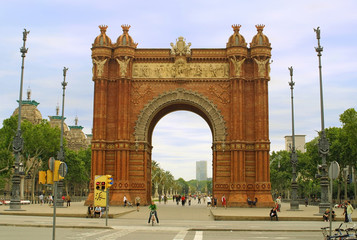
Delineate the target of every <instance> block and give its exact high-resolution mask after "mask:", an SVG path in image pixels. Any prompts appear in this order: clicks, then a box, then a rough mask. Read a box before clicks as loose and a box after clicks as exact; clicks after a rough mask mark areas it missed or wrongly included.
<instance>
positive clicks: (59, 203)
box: [55, 67, 68, 207]
mask: <svg viewBox="0 0 357 240" xmlns="http://www.w3.org/2000/svg"><path fill="white" fill-rule="evenodd" d="M67 71H68V68H66V67H64V68H63V82H62V83H61V84H62V90H63V93H62V117H61V142H60V150H59V152H58V154H57V159H58V160H60V161H61V162H64V159H65V156H64V150H63V125H64V97H65V91H66V86H67V82H66V75H67ZM57 189H58V191H57V196H55V198H56V202H57V206H60V207H63V205H64V201H63V199H62V196H63V181H59V182H58V184H57Z"/></svg>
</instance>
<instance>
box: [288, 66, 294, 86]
mask: <svg viewBox="0 0 357 240" xmlns="http://www.w3.org/2000/svg"><path fill="white" fill-rule="evenodd" d="M288 69H289V71H290V82H289V85H290V88H291V89H294V85H295V82H294V81H293V67H292V66H291V67H289V68H288Z"/></svg>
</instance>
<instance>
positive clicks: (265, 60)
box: [88, 25, 272, 207]
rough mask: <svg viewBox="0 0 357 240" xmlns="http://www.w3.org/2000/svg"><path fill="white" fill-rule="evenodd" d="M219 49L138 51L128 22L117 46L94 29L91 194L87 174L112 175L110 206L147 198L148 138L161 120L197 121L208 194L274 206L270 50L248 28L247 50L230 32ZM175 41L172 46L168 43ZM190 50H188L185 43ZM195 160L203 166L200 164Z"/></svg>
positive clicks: (179, 43) (180, 41)
mask: <svg viewBox="0 0 357 240" xmlns="http://www.w3.org/2000/svg"><path fill="white" fill-rule="evenodd" d="M232 27H233V35H231V36H230V37H229V38H228V42H227V44H226V47H225V48H211V49H203V48H191V43H189V42H188V40H189V39H188V40H187V41H186V39H185V38H183V37H178V38H177V39H176V41H173V42H172V43H171V44H170V45H169V44H167V48H162V49H157V48H156V49H154V48H152V49H151V48H150V49H149V48H145V49H144V48H138V44H137V43H135V42H134V40H133V39H132V37H131V36H130V35H129V28H130V26H129V25H122V29H123V33H122V35H120V36H119V37H118V38H117V40H116V42H112V41H111V39H110V38H109V37H108V36H107V35H106V29H107V26H99V28H100V35H99V36H97V37H96V38H95V41H94V43H93V47H92V60H93V81H94V115H93V140H92V173H91V179H92V181H91V189H92V192H91V193H90V195H89V198H88V201H92V200H93V188H94V186H93V179H94V176H95V175H105V174H110V175H113V176H114V184H113V187H112V188H111V190H110V191H111V193H110V203H111V205H121V204H123V196H124V195H126V197H127V198H128V199H129V200H131V201H134V199H135V197H136V196H140V198H141V203H142V204H147V203H148V202H149V201H150V199H151V152H152V148H153V146H152V144H151V143H152V133H153V130H154V128H155V125H156V124H157V122H158V121H159V120H160V119H161V118H162V117H163V116H165V115H166V114H168V113H170V112H173V111H177V110H187V111H191V112H194V113H196V114H198V115H200V116H201V117H202V118H203V119H204V120H205V121H206V122H207V123H208V125H209V127H210V129H211V132H212V139H213V142H212V158H213V166H212V167H213V176H212V178H213V180H212V186H213V194H214V195H216V196H217V197H218V199H220V197H221V196H222V195H223V194H225V196H226V197H227V200H228V205H230V206H247V198H250V199H255V198H257V199H258V202H257V206H261V207H264V206H270V205H271V204H272V197H271V193H270V190H271V185H270V173H269V147H270V141H269V128H268V125H269V124H268V121H269V120H268V116H269V115H268V114H269V109H268V82H269V80H270V77H269V73H270V57H271V46H270V43H269V39H268V38H267V37H266V36H265V35H264V34H263V29H264V25H256V28H257V34H256V35H255V36H254V37H253V38H252V41H251V43H250V45H249V47H248V46H247V43H246V41H245V39H244V37H243V36H242V35H241V34H240V33H239V30H240V27H241V26H240V25H233V26H232ZM173 40H175V39H173ZM193 45H194V44H192V46H193ZM200 160H201V159H200Z"/></svg>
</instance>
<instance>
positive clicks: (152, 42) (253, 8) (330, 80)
mask: <svg viewBox="0 0 357 240" xmlns="http://www.w3.org/2000/svg"><path fill="white" fill-rule="evenodd" d="M356 12H357V4H356V1H354V0H350V1H348V0H342V1H329V0H320V1H311V0H310V1H255V0H252V1H237V0H235V1H224V0H223V1H208V0H206V1H202V0H198V1H186V0H181V1H134V0H133V1H111V0H109V1H82V0H77V1H67V0H61V1H57V0H52V1H36V0H33V1H21V0H13V1H5V2H3V3H2V4H1V8H0V30H1V34H0V63H1V65H0V83H1V88H0V122H2V121H3V120H4V119H6V118H8V117H9V116H10V115H11V114H12V112H13V111H14V109H15V108H16V107H17V102H16V100H17V99H18V97H19V85H20V68H21V54H20V51H19V49H20V47H21V46H22V32H23V29H24V28H26V29H27V30H30V34H29V35H28V40H27V47H28V48H29V50H28V53H27V55H26V59H25V72H24V98H25V97H26V90H27V88H29V87H30V88H31V90H32V99H33V100H36V101H38V102H40V105H39V106H38V109H39V110H40V111H41V113H42V116H43V118H47V116H49V115H55V108H56V105H57V104H60V105H61V101H62V100H61V94H62V89H61V82H62V80H63V76H62V69H63V67H64V66H66V67H68V68H69V70H68V72H67V81H68V86H67V89H66V105H65V115H66V117H67V120H66V122H67V124H68V125H74V118H75V116H76V115H77V116H78V118H79V124H80V125H82V126H83V127H84V132H85V133H90V132H91V128H92V112H93V109H92V106H93V102H92V101H93V82H92V80H91V73H92V72H91V69H92V62H91V57H90V56H91V51H90V48H91V44H92V43H93V41H94V39H95V37H96V36H97V35H98V34H99V28H98V25H101V24H105V25H108V26H109V27H108V30H107V35H108V36H109V37H110V38H111V39H112V41H116V39H117V37H118V36H119V35H121V33H122V30H121V27H120V26H121V25H122V24H130V25H131V29H130V31H129V33H130V35H131V36H132V37H133V39H134V41H135V42H137V43H139V45H138V48H170V42H174V41H175V39H176V38H177V37H179V36H183V37H185V38H186V40H187V41H188V42H191V43H192V46H191V48H225V46H226V43H227V41H228V38H229V36H230V35H231V34H232V33H233V31H232V28H231V25H232V24H241V25H242V27H241V31H240V33H241V34H242V35H243V36H244V37H245V39H246V41H247V42H248V43H250V41H251V39H252V38H253V36H254V35H255V34H256V28H255V25H256V24H265V26H266V27H265V29H264V33H265V34H266V35H267V36H268V37H269V39H270V42H271V44H272V48H273V50H272V60H273V61H274V62H273V63H272V65H271V81H270V83H269V107H270V116H269V119H270V140H271V149H272V150H281V149H283V148H284V136H286V135H290V134H291V105H290V104H291V103H290V87H289V85H288V82H289V81H290V76H289V70H288V67H290V66H293V68H294V81H295V83H296V84H295V90H294V97H295V98H294V103H295V133H296V134H305V135H306V140H307V141H310V140H311V139H313V138H314V137H316V131H318V130H320V129H321V120H320V100H319V99H320V96H319V76H318V58H317V56H316V52H315V49H314V47H316V46H317V40H316V34H315V33H314V31H313V28H316V27H317V26H320V28H321V37H322V39H321V45H322V46H323V47H324V51H323V53H322V70H323V74H322V76H323V88H324V106H325V126H326V127H331V126H341V124H340V122H339V114H341V113H343V112H344V111H345V110H346V109H348V108H356V100H357V95H356V92H357V91H356V90H357V81H356V80H357V58H356V56H357V44H356V43H357V31H356V29H357V14H356ZM183 123H185V124H186V125H184V124H183ZM211 144H212V137H211V133H210V131H209V128H208V125H207V124H206V123H205V122H204V120H203V119H202V118H200V117H198V116H196V115H195V114H193V113H190V112H176V113H172V114H169V115H167V116H165V117H164V118H163V119H162V120H161V121H160V122H159V123H158V125H157V126H156V127H155V129H154V135H153V146H154V149H153V159H155V160H156V161H158V162H159V163H160V165H161V166H162V167H163V168H164V169H166V170H169V171H171V172H172V173H173V174H174V176H175V177H176V178H177V177H183V178H184V179H186V180H189V179H192V178H195V161H199V160H209V161H211V156H212V152H211V148H210V147H211ZM208 166H210V164H208ZM211 172H212V170H211V169H209V175H211Z"/></svg>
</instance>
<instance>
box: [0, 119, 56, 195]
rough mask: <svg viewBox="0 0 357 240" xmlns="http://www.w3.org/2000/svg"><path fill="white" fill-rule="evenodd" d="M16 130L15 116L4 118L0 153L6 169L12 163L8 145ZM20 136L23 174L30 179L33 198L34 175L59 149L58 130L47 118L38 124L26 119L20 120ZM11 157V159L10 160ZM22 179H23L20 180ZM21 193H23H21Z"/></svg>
mask: <svg viewBox="0 0 357 240" xmlns="http://www.w3.org/2000/svg"><path fill="white" fill-rule="evenodd" d="M16 130H17V116H12V117H10V118H9V119H5V120H4V122H3V127H2V128H1V129H0V154H1V155H2V156H4V157H5V158H4V159H3V158H1V160H0V161H1V163H0V165H1V166H4V168H3V169H6V168H8V167H9V166H10V164H11V165H12V164H13V156H12V151H11V150H10V147H11V146H12V141H13V138H14V136H15V133H16ZM21 131H22V138H23V140H24V147H23V151H22V156H21V160H20V161H21V162H22V164H23V167H24V176H30V177H31V179H32V184H31V185H32V186H31V189H32V196H31V198H32V200H33V199H34V189H35V177H34V176H35V175H36V174H37V172H38V170H39V169H40V168H42V169H44V168H46V166H47V160H48V159H49V158H50V157H52V156H55V155H56V153H57V151H58V149H59V142H60V131H59V130H58V129H57V128H52V127H51V126H50V124H49V123H48V121H47V120H42V121H41V122H40V123H39V124H36V125H34V124H32V123H31V122H29V121H27V120H23V121H22V122H21ZM11 159H12V160H11ZM22 181H23V180H22ZM21 194H22V195H23V193H21Z"/></svg>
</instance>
